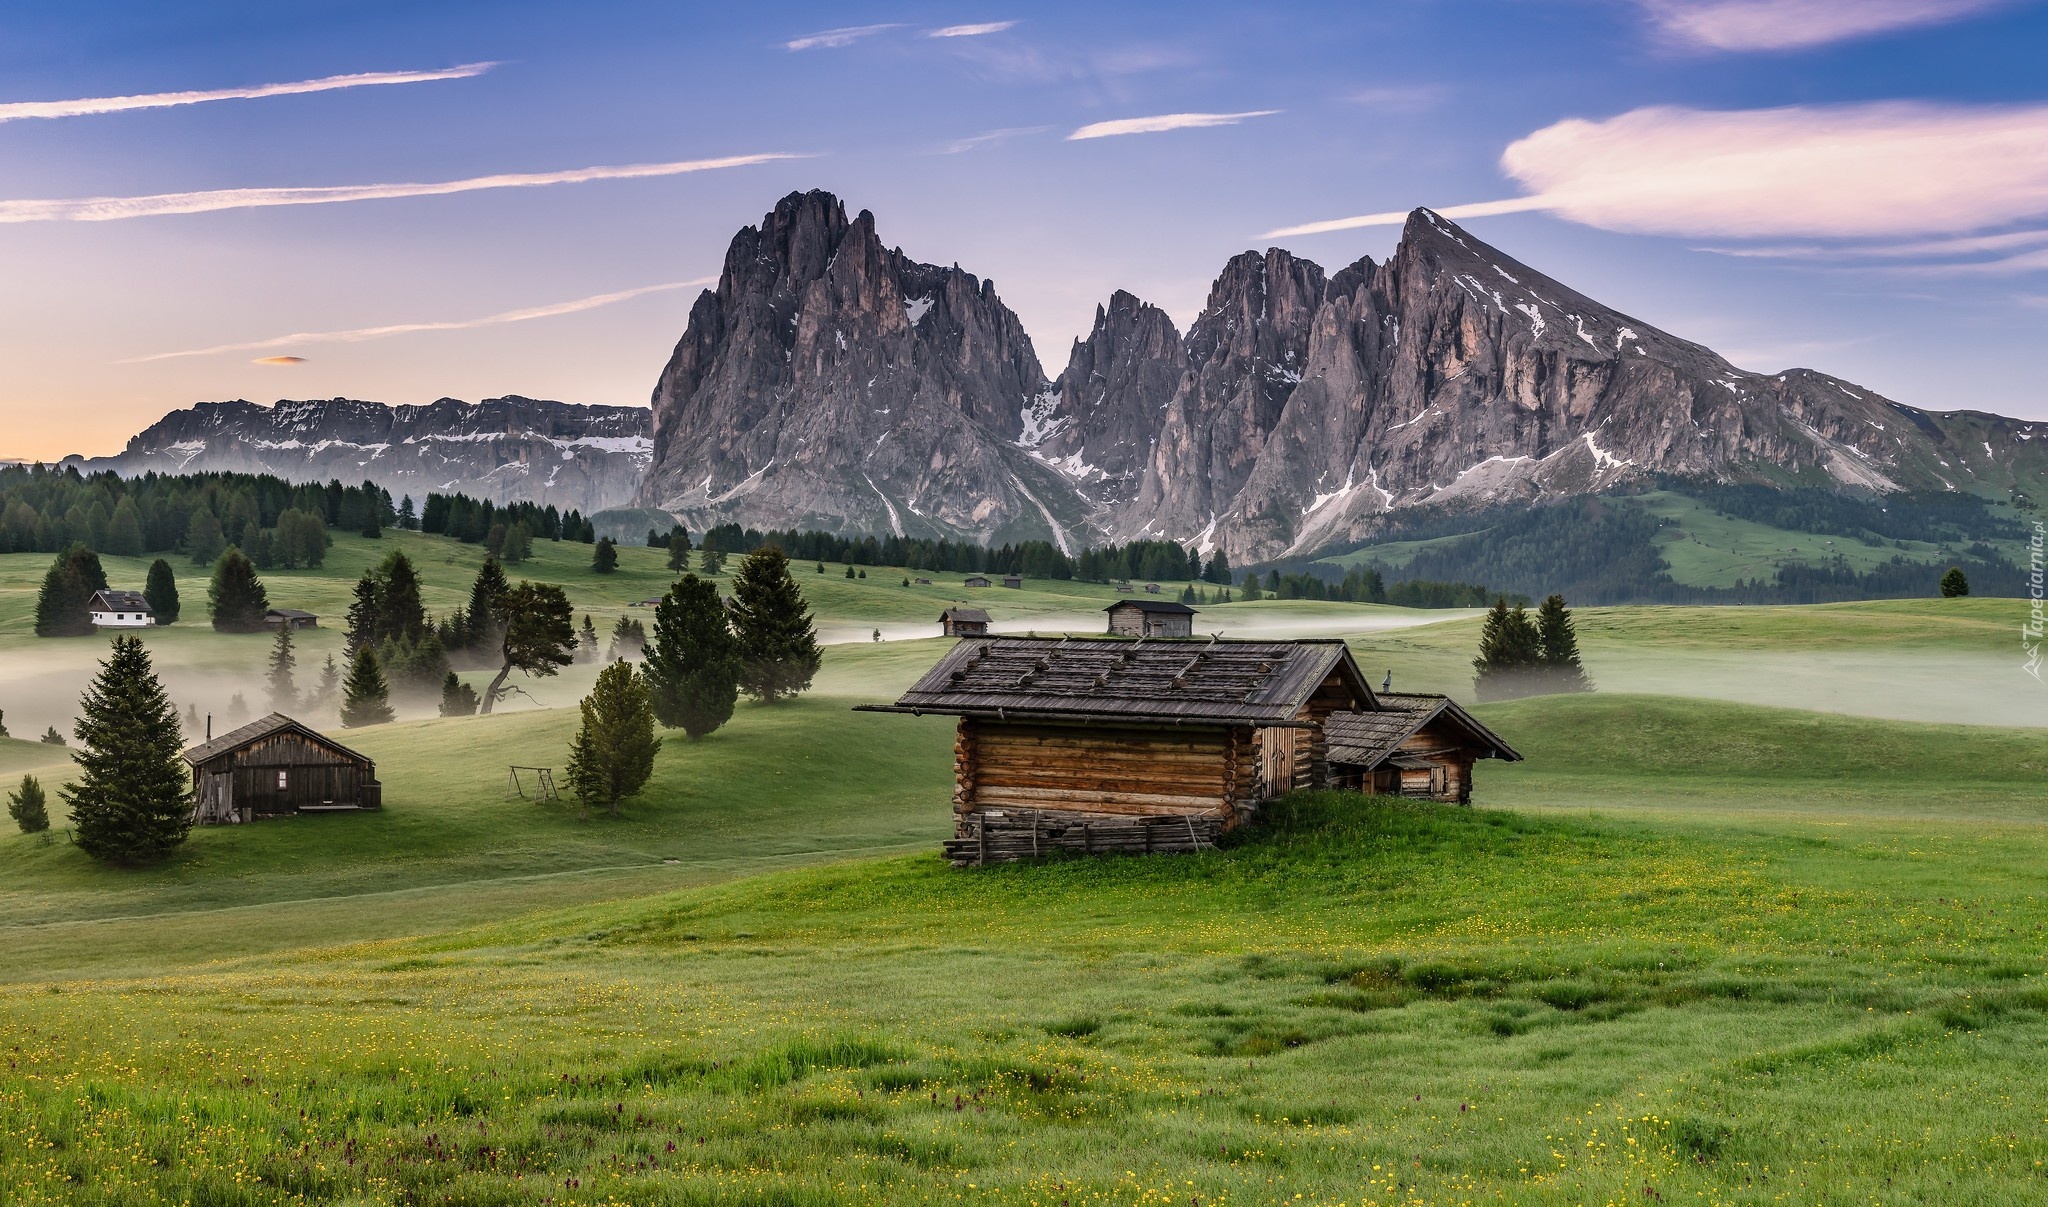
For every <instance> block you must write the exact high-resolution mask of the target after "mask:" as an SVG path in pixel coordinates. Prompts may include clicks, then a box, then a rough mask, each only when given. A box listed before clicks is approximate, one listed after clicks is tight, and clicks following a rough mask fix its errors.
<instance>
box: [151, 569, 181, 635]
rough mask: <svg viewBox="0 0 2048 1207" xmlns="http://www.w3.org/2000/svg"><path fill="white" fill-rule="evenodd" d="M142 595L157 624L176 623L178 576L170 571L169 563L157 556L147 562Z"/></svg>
mask: <svg viewBox="0 0 2048 1207" xmlns="http://www.w3.org/2000/svg"><path fill="white" fill-rule="evenodd" d="M142 597H143V598H144V599H146V600H148V601H149V610H150V612H151V613H153V614H154V615H155V616H156V622H157V623H158V624H160V625H162V624H176V623H178V576H177V575H175V574H173V573H171V563H169V562H167V561H165V560H164V559H162V558H158V559H156V560H155V561H153V562H151V563H150V564H149V581H148V582H147V583H145V584H144V585H143V588H142Z"/></svg>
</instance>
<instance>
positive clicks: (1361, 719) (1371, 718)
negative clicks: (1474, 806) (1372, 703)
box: [1323, 692, 1522, 805]
mask: <svg viewBox="0 0 2048 1207" xmlns="http://www.w3.org/2000/svg"><path fill="white" fill-rule="evenodd" d="M1378 700H1379V704H1380V710H1379V711H1377V712H1340V713H1335V714H1332V715H1331V716H1330V717H1329V719H1328V720H1326V721H1325V722H1324V723H1323V733H1324V737H1325V741H1326V743H1327V745H1328V755H1329V761H1330V786H1331V787H1333V788H1349V789H1353V790H1355V791H1358V792H1367V793H1374V794H1378V795H1384V796H1412V797H1416V798H1419V799H1422V800H1436V801H1446V802H1455V803H1457V804H1461V805H1469V804H1471V803H1472V764H1473V763H1475V762H1476V761H1478V760H1480V759H1501V760H1504V761H1506V762H1510V763H1518V762H1521V761H1522V756H1521V755H1520V754H1519V753H1517V752H1516V750H1515V749H1514V747H1512V746H1509V745H1508V744H1507V743H1506V742H1504V741H1502V740H1501V739H1500V736H1499V735H1498V734H1496V733H1494V732H1493V731H1492V730H1491V729H1488V728H1487V727H1486V726H1485V725H1483V724H1481V723H1480V722H1479V720H1478V718H1476V717H1474V716H1473V715H1472V714H1471V713H1469V712H1466V711H1465V710H1464V709H1463V708H1461V707H1459V705H1458V702H1457V701H1455V700H1453V699H1451V698H1450V697H1448V696H1435V695H1425V694H1420V693H1415V692H1380V693H1379V694H1378Z"/></svg>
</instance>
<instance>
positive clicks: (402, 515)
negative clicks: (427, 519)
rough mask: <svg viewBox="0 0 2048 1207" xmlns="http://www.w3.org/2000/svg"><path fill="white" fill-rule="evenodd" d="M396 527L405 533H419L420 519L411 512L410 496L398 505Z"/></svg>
mask: <svg viewBox="0 0 2048 1207" xmlns="http://www.w3.org/2000/svg"><path fill="white" fill-rule="evenodd" d="M398 526H399V527H400V528H403V529H405V530H406V531H407V532H418V531H419V528H420V517H419V513H418V512H416V511H414V510H413V506H412V496H411V495H407V496H405V501H404V502H402V503H400V504H399V505H398Z"/></svg>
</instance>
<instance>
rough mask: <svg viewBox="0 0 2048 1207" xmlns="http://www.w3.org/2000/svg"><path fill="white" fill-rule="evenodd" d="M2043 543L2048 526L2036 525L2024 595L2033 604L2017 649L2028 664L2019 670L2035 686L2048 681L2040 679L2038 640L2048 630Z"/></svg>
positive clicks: (2047, 584) (2047, 582)
mask: <svg viewBox="0 0 2048 1207" xmlns="http://www.w3.org/2000/svg"><path fill="white" fill-rule="evenodd" d="M2044 544H2048V524H2042V523H2040V522H2038V521H2037V522H2036V523H2035V524H2034V537H2033V539H2032V540H2030V541H2028V542H2027V595H2028V597H2029V598H2030V599H2031V600H2032V601H2033V608H2032V610H2030V611H2029V612H2028V613H2027V619H2026V623H2024V624H2022V625H2020V649H2022V650H2024V651H2026V655H2027V661H2026V665H2025V666H2024V667H2023V668H2022V669H2024V670H2025V671H2026V672H2027V673H2028V674H2029V675H2032V676H2033V677H2034V681H2035V682H2037V683H2044V682H2048V680H2044V679H2042V678H2041V638H2042V634H2043V631H2044V630H2048V616H2044V615H2043V609H2044V604H2048V564H2044V563H2048V558H2044V556H2043V555H2044V548H2043V546H2044Z"/></svg>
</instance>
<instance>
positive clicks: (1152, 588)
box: [1145, 583, 1159, 595]
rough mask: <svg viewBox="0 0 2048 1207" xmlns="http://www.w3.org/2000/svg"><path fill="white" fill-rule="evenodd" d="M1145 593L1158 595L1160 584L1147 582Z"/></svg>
mask: <svg viewBox="0 0 2048 1207" xmlns="http://www.w3.org/2000/svg"><path fill="white" fill-rule="evenodd" d="M1145 594H1147V595H1157V594H1159V584H1158V583H1146V584H1145Z"/></svg>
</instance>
